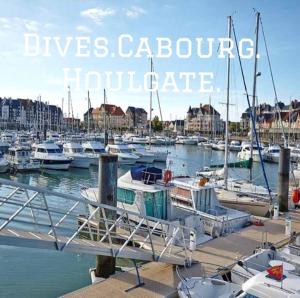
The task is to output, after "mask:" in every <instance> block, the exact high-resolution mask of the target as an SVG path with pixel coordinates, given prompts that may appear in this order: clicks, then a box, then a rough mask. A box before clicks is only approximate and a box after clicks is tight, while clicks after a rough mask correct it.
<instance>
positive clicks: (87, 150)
mask: <svg viewBox="0 0 300 298" xmlns="http://www.w3.org/2000/svg"><path fill="white" fill-rule="evenodd" d="M84 152H86V153H94V150H93V149H91V148H85V149H84Z"/></svg>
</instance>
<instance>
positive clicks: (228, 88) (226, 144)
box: [224, 16, 232, 189]
mask: <svg viewBox="0 0 300 298" xmlns="http://www.w3.org/2000/svg"><path fill="white" fill-rule="evenodd" d="M231 25H232V21H231V16H229V17H228V38H229V40H230V39H231ZM229 43H231V40H230V41H229ZM229 45H230V44H229ZM229 91H230V55H229V53H228V54H227V96H226V127H225V161H224V186H225V189H227V182H228V138H229V134H228V121H229Z"/></svg>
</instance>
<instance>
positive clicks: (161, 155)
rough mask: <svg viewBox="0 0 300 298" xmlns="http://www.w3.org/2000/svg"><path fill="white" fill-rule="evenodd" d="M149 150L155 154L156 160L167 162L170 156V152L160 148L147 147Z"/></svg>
mask: <svg viewBox="0 0 300 298" xmlns="http://www.w3.org/2000/svg"><path fill="white" fill-rule="evenodd" d="M146 151H147V152H149V153H151V154H154V161H155V162H163V163H165V162H166V161H167V158H168V154H169V152H168V151H166V150H163V149H158V148H155V149H154V148H152V147H151V148H147V149H146Z"/></svg>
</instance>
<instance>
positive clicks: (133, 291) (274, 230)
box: [64, 211, 300, 298]
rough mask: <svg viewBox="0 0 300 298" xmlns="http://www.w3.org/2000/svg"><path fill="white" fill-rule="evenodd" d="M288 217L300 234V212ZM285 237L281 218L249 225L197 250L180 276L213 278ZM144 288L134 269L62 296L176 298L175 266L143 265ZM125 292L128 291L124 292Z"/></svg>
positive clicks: (279, 243)
mask: <svg viewBox="0 0 300 298" xmlns="http://www.w3.org/2000/svg"><path fill="white" fill-rule="evenodd" d="M290 214H291V215H292V218H293V221H292V231H294V232H296V233H299V232H300V213H299V212H298V211H294V212H290ZM289 239H290V238H289V237H287V236H286V235H285V219H284V218H280V219H278V220H269V219H266V220H264V226H256V225H252V226H249V227H247V228H245V229H242V230H240V231H239V232H236V233H232V234H229V235H228V236H225V237H220V238H216V239H213V240H211V241H209V242H206V243H204V244H203V245H200V246H198V247H197V249H196V251H194V252H193V255H192V257H193V259H194V260H196V261H198V262H199V263H196V264H194V265H192V266H191V267H190V268H186V269H185V268H180V273H181V275H183V276H203V274H205V275H206V276H209V275H214V274H216V273H217V272H218V268H219V269H222V268H224V267H226V268H230V267H231V266H232V265H233V264H234V263H235V262H236V261H237V260H239V259H240V258H241V257H243V256H247V255H250V254H252V253H253V251H254V250H255V249H256V248H257V247H261V245H262V243H263V242H269V243H272V244H275V245H276V244H277V245H278V246H282V245H284V244H286V243H288V241H289ZM139 272H140V276H141V280H142V282H144V285H143V286H141V287H137V288H133V287H134V286H135V285H136V284H137V275H136V271H135V269H133V270H131V271H128V272H123V273H119V274H116V275H114V276H112V277H110V278H108V279H106V280H104V281H102V282H99V283H96V284H93V285H90V286H87V287H85V288H82V289H79V290H77V291H75V292H73V293H69V294H66V295H65V296H64V297H77V298H79V297H89V298H90V297H144V298H146V297H149V298H150V297H177V291H176V287H177V285H178V283H179V278H178V276H177V273H176V267H175V266H172V265H167V264H162V263H147V264H145V265H143V266H142V267H141V268H139ZM128 289H130V290H129V291H128Z"/></svg>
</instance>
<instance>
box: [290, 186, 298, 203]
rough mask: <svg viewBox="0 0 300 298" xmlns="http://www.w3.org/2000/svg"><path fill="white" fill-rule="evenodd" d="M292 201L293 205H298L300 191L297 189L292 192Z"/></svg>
mask: <svg viewBox="0 0 300 298" xmlns="http://www.w3.org/2000/svg"><path fill="white" fill-rule="evenodd" d="M292 200H293V203H294V204H298V203H299V201H300V191H299V189H298V188H296V189H294V190H293V191H292Z"/></svg>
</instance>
